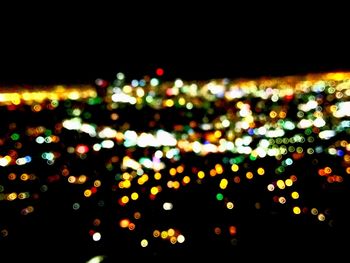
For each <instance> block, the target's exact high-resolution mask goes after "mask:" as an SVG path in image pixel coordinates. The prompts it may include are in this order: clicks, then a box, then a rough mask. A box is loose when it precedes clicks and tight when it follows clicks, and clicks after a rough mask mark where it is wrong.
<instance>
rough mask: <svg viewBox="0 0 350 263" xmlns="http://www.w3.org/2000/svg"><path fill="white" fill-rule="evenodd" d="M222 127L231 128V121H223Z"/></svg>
mask: <svg viewBox="0 0 350 263" xmlns="http://www.w3.org/2000/svg"><path fill="white" fill-rule="evenodd" d="M222 126H224V127H225V128H227V127H228V126H230V121H229V120H223V121H222Z"/></svg>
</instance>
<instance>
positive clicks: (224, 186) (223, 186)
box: [220, 178, 228, 189]
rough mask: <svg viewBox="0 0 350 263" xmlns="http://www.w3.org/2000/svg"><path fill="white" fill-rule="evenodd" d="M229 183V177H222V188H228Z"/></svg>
mask: <svg viewBox="0 0 350 263" xmlns="http://www.w3.org/2000/svg"><path fill="white" fill-rule="evenodd" d="M227 184H228V180H227V179H225V178H223V179H221V181H220V188H221V189H226V187H227Z"/></svg>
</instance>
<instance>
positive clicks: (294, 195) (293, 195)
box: [291, 192, 299, 199]
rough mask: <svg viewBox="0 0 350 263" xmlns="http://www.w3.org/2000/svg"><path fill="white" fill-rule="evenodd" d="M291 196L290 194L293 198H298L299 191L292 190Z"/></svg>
mask: <svg viewBox="0 0 350 263" xmlns="http://www.w3.org/2000/svg"><path fill="white" fill-rule="evenodd" d="M291 196H292V198H293V199H298V198H299V193H298V192H293V193H292V194H291Z"/></svg>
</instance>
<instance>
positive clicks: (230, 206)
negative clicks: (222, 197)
mask: <svg viewBox="0 0 350 263" xmlns="http://www.w3.org/2000/svg"><path fill="white" fill-rule="evenodd" d="M226 207H227V209H230V210H231V209H233V208H234V207H235V205H234V204H233V203H232V202H227V204H226Z"/></svg>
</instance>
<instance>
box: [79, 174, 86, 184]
mask: <svg viewBox="0 0 350 263" xmlns="http://www.w3.org/2000/svg"><path fill="white" fill-rule="evenodd" d="M78 182H79V183H80V184H83V183H85V182H86V175H80V176H79V178H78Z"/></svg>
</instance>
